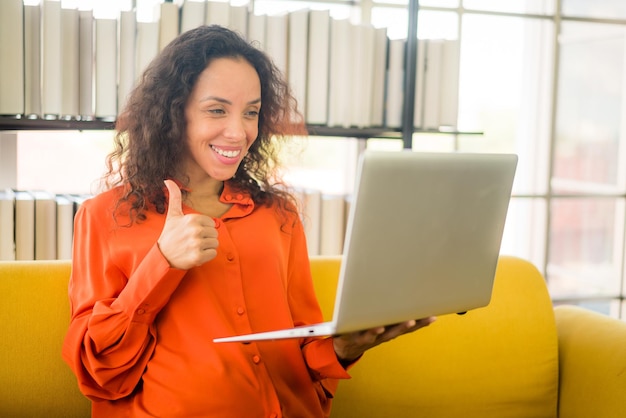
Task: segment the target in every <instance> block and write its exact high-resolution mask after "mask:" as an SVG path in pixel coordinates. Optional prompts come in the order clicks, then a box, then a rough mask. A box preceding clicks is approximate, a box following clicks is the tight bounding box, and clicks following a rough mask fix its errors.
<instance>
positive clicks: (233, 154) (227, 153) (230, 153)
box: [211, 145, 241, 158]
mask: <svg viewBox="0 0 626 418" xmlns="http://www.w3.org/2000/svg"><path fill="white" fill-rule="evenodd" d="M211 149H212V150H213V151H215V152H216V153H217V154H218V155H220V156H222V157H225V158H238V157H239V155H240V154H241V149H232V150H229V149H224V148H218V147H216V146H215V145H211Z"/></svg>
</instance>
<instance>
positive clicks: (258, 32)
mask: <svg viewBox="0 0 626 418" xmlns="http://www.w3.org/2000/svg"><path fill="white" fill-rule="evenodd" d="M266 27H267V16H266V15H256V14H254V13H250V16H249V17H248V41H250V42H253V43H254V45H256V46H257V47H258V48H259V49H261V50H262V51H267V48H266V45H265V31H266Z"/></svg>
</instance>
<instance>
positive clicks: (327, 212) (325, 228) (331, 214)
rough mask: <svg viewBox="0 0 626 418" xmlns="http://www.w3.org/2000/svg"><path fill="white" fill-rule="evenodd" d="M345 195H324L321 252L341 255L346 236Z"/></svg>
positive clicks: (322, 253)
mask: <svg viewBox="0 0 626 418" xmlns="http://www.w3.org/2000/svg"><path fill="white" fill-rule="evenodd" d="M345 201H346V199H345V197H344V196H342V195H323V196H322V215H321V222H320V224H321V228H322V229H321V233H320V254H321V255H340V254H341V253H342V251H343V240H344V236H345Z"/></svg>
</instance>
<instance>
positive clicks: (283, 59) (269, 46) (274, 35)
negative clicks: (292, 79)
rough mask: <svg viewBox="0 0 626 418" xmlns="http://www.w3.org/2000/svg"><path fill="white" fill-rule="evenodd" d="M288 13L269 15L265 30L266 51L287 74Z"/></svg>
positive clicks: (284, 73)
mask: <svg viewBox="0 0 626 418" xmlns="http://www.w3.org/2000/svg"><path fill="white" fill-rule="evenodd" d="M288 27H289V25H288V19H287V15H285V14H280V15H268V16H267V26H266V32H265V44H266V45H265V52H266V53H267V54H268V55H269V56H270V57H271V58H272V61H273V62H274V65H276V67H277V68H278V69H279V70H280V71H281V72H282V73H283V75H285V76H286V75H287V34H288V32H289V30H288Z"/></svg>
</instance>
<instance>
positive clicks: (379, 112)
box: [370, 28, 388, 126]
mask: <svg viewBox="0 0 626 418" xmlns="http://www.w3.org/2000/svg"><path fill="white" fill-rule="evenodd" d="M387 42H388V39H387V28H377V29H375V31H374V64H373V67H372V70H373V74H372V101H371V103H372V106H371V109H370V114H371V120H370V125H371V126H383V123H384V113H385V77H386V74H385V71H386V68H387Z"/></svg>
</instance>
